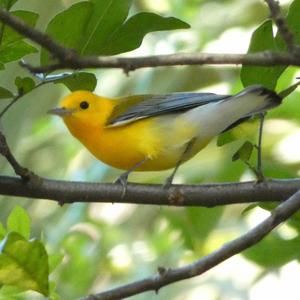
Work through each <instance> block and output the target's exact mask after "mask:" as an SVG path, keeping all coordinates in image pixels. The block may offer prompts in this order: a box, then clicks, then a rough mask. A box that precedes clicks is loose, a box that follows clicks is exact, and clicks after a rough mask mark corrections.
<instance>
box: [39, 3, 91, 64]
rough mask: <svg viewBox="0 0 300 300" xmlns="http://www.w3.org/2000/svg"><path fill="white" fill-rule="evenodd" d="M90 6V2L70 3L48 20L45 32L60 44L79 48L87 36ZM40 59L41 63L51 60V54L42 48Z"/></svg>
mask: <svg viewBox="0 0 300 300" xmlns="http://www.w3.org/2000/svg"><path fill="white" fill-rule="evenodd" d="M92 8H93V5H92V3H91V2H79V3H76V4H74V5H72V6H71V7H70V8H68V9H66V10H64V11H62V12H61V13H59V14H57V15H56V16H55V17H54V18H53V19H52V20H51V21H50V23H49V24H48V26H47V29H46V33H47V34H49V35H50V36H51V37H52V38H53V39H55V40H56V41H57V42H58V43H60V44H61V45H63V46H65V47H68V48H72V49H76V50H80V49H81V47H82V45H83V43H84V40H85V39H86V38H88V37H86V36H85V28H86V27H87V26H88V21H89V19H90V16H91V13H92ZM75 20H76V22H75ZM62 28H63V30H62ZM40 59H41V64H43V65H44V64H47V63H49V62H50V61H51V55H49V53H48V52H47V51H45V50H42V51H41V58H40Z"/></svg>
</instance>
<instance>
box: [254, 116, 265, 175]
mask: <svg viewBox="0 0 300 300" xmlns="http://www.w3.org/2000/svg"><path fill="white" fill-rule="evenodd" d="M265 116H266V113H265V112H264V113H261V114H259V131H258V143H257V147H256V148H257V175H258V177H257V180H258V181H263V180H264V174H263V170H262V136H263V128H264V120H265Z"/></svg>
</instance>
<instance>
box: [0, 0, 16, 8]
mask: <svg viewBox="0 0 300 300" xmlns="http://www.w3.org/2000/svg"><path fill="white" fill-rule="evenodd" d="M17 1H18V0H0V6H1V7H2V8H5V9H6V10H10V8H11V7H12V6H13V5H14V4H15V3H16V2H17Z"/></svg>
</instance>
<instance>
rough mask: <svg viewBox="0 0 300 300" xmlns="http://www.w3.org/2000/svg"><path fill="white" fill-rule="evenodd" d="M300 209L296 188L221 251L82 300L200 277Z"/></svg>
mask: <svg viewBox="0 0 300 300" xmlns="http://www.w3.org/2000/svg"><path fill="white" fill-rule="evenodd" d="M299 209H300V191H297V192H296V193H295V194H294V195H292V196H291V197H290V198H289V199H288V200H286V201H285V202H284V203H282V204H280V205H279V206H278V207H276V208H275V209H274V210H273V211H272V212H271V215H270V216H269V217H268V218H266V219H265V220H264V221H263V222H261V223H260V224H258V225H257V226H256V227H254V228H253V229H251V230H249V231H248V232H247V233H245V234H244V235H242V236H240V237H238V238H237V239H235V240H232V241H230V242H228V243H227V244H225V245H223V247H221V248H219V249H218V250H216V251H214V252H212V253H210V254H208V255H207V256H204V257H203V258H201V259H199V260H198V261H196V262H194V263H192V264H189V265H186V266H184V267H180V268H177V269H164V268H160V270H163V272H162V271H160V272H158V274H157V275H155V276H152V277H148V278H145V279H142V280H139V281H136V282H133V283H131V284H127V285H124V286H120V287H117V288H114V289H112V290H109V291H105V292H102V293H98V294H93V295H89V296H86V297H83V298H82V300H117V299H125V298H127V297H130V296H133V295H137V294H140V293H143V292H146V291H155V292H158V290H159V289H160V288H162V287H164V286H166V285H169V284H171V283H174V282H176V281H180V280H184V279H187V278H191V277H195V276H199V275H201V274H203V273H205V272H206V271H208V270H210V269H212V268H213V267H215V266H217V265H218V264H220V263H222V262H223V261H225V260H226V259H228V258H230V257H232V256H234V255H236V254H239V253H241V252H242V251H244V250H245V249H248V248H250V247H252V246H254V245H256V244H257V243H258V242H259V241H261V240H262V239H263V238H264V237H265V236H266V235H267V234H268V233H270V232H271V231H272V230H273V229H274V228H275V227H277V226H278V225H279V224H281V223H282V222H284V221H285V220H287V219H288V218H290V217H291V216H292V215H293V214H294V213H295V212H297V211H298V210H299Z"/></svg>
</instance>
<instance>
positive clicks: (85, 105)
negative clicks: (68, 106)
mask: <svg viewBox="0 0 300 300" xmlns="http://www.w3.org/2000/svg"><path fill="white" fill-rule="evenodd" d="M79 105H80V108H82V109H87V108H88V107H89V103H88V102H86V101H82V102H80V104H79Z"/></svg>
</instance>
